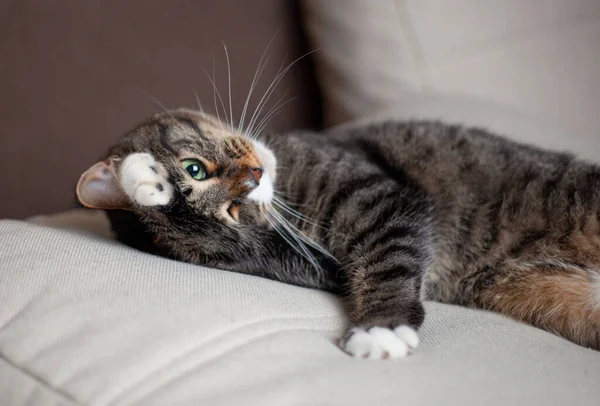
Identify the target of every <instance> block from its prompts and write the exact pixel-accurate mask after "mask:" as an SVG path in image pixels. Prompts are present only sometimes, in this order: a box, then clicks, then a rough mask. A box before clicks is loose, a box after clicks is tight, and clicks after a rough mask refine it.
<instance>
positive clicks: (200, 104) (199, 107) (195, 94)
mask: <svg viewBox="0 0 600 406" xmlns="http://www.w3.org/2000/svg"><path fill="white" fill-rule="evenodd" d="M193 91H194V97H195V98H196V104H198V110H199V111H200V112H201V113H204V108H203V107H202V103H201V102H200V98H199V97H198V93H196V89H193Z"/></svg>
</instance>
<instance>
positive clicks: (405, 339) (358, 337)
mask: <svg viewBox="0 0 600 406" xmlns="http://www.w3.org/2000/svg"><path fill="white" fill-rule="evenodd" d="M347 337H348V338H347V339H346V340H344V341H343V342H342V343H341V344H340V345H341V347H342V349H343V350H344V351H346V352H347V353H348V354H350V355H352V356H354V357H357V358H369V359H388V358H391V359H393V358H403V357H405V356H407V355H408V354H409V352H410V351H411V350H412V349H414V348H416V347H417V345H418V344H419V338H418V336H417V333H416V332H415V330H413V329H412V328H410V327H408V326H398V327H396V328H395V329H394V330H391V329H389V328H386V327H371V328H370V329H368V330H365V329H362V328H357V327H355V328H352V329H351V330H350V331H349V332H348V335H347Z"/></svg>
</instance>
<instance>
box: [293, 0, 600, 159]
mask: <svg viewBox="0 0 600 406" xmlns="http://www.w3.org/2000/svg"><path fill="white" fill-rule="evenodd" d="M302 3H303V5H304V11H305V13H304V14H305V25H306V28H307V31H308V33H309V37H310V38H311V40H312V44H313V46H314V47H315V48H317V49H318V52H317V53H316V54H315V58H316V61H317V69H318V73H319V79H320V82H321V85H322V87H323V90H324V93H325V99H326V109H327V120H328V122H329V123H330V124H336V123H340V122H343V121H346V120H349V119H354V118H357V117H363V116H366V115H371V114H373V113H378V112H379V111H381V110H389V109H390V108H392V107H394V106H397V105H398V104H401V105H403V106H406V105H410V102H411V101H412V100H413V99H415V98H416V97H417V98H418V97H420V96H422V95H433V96H435V97H439V96H445V97H451V98H455V99H457V100H464V99H467V100H473V101H484V102H492V103H494V104H497V105H499V106H502V108H505V109H509V110H513V111H516V112H519V113H520V114H523V115H526V116H529V117H532V119H534V120H536V121H538V122H546V123H547V124H548V127H562V128H568V129H569V130H570V131H569V132H563V133H562V135H561V138H563V139H567V140H569V139H571V145H570V148H569V149H571V150H574V151H576V152H580V153H584V154H585V156H586V157H597V156H599V155H600V134H599V131H598V129H599V128H600V114H598V113H599V112H600V110H599V108H600V75H599V73H600V2H599V1H597V0H570V1H565V0H504V1H479V0H453V1H447V0H405V1H401V0H377V1H365V0H344V1H339V0H337V1H336V0H303V2H302ZM469 124H470V123H469ZM519 135H520V136H521V137H523V139H524V140H526V141H528V139H527V137H528V135H527V134H526V133H523V134H519ZM573 137H575V140H573V139H572V138H573ZM582 140H583V141H582ZM564 143H565V142H562V144H564ZM542 145H545V146H550V147H553V146H555V140H552V139H549V140H546V141H545V142H543V143H542ZM557 146H558V147H561V146H562V145H561V143H560V142H559V143H558V145H557Z"/></svg>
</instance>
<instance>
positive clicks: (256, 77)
mask: <svg viewBox="0 0 600 406" xmlns="http://www.w3.org/2000/svg"><path fill="white" fill-rule="evenodd" d="M280 29H281V25H280V26H279V28H277V31H275V35H273V37H272V38H271V40H270V41H269V43H268V44H267V47H266V48H265V50H264V51H263V53H262V55H261V57H260V61H258V66H257V67H256V71H255V72H254V77H253V78H252V83H251V84H250V89H249V90H248V96H247V97H246V103H244V109H243V110H242V117H241V118H240V125H239V128H240V132H243V131H244V120H245V119H246V111H247V109H248V103H249V102H250V97H251V96H252V93H253V92H254V88H255V87H256V85H257V84H258V81H259V79H260V76H261V75H262V72H263V70H264V69H265V67H266V66H267V62H268V61H269V59H270V56H269V57H267V59H266V60H265V55H266V54H267V51H268V50H269V48H270V47H271V44H272V43H273V41H274V40H275V38H276V37H277V34H278V33H279V30H280ZM263 60H264V64H263ZM261 65H262V66H261Z"/></svg>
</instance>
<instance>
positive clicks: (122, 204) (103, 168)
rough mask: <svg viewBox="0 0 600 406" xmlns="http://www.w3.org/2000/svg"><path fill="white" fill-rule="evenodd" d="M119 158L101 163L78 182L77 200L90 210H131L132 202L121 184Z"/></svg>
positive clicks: (85, 173) (83, 175)
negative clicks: (117, 164)
mask: <svg viewBox="0 0 600 406" xmlns="http://www.w3.org/2000/svg"><path fill="white" fill-rule="evenodd" d="M118 161H119V158H118V157H110V158H108V159H106V160H104V161H100V162H98V163H97V164H95V165H93V166H92V167H90V169H88V170H87V171H85V172H84V173H83V174H82V175H81V177H80V178H79V182H77V189H76V191H77V199H78V200H79V203H81V204H82V205H83V206H85V207H87V208H89V209H102V210H111V209H123V210H129V209H130V208H131V202H130V201H129V199H128V198H127V195H126V194H125V192H124V191H123V189H122V188H121V185H120V184H119V178H118V177H117V171H116V163H117V162H118Z"/></svg>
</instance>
